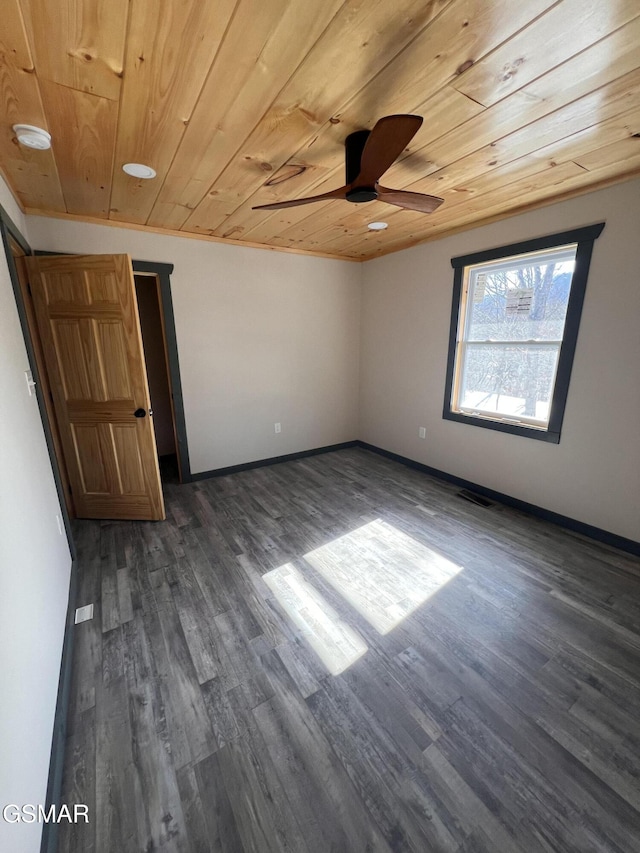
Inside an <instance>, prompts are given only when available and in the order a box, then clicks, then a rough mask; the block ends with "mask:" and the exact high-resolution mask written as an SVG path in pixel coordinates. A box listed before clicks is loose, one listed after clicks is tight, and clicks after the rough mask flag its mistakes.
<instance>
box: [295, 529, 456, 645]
mask: <svg viewBox="0 0 640 853" xmlns="http://www.w3.org/2000/svg"><path fill="white" fill-rule="evenodd" d="M304 558H305V560H307V561H308V562H309V563H310V564H311V565H312V566H313V568H314V569H316V571H318V572H319V573H320V574H321V575H322V577H323V578H324V579H325V580H326V581H327V582H328V583H330V584H331V586H332V587H333V588H334V589H335V590H336V591H337V592H339V593H340V595H342V596H343V598H345V599H346V601H348V602H349V604H351V606H352V607H354V608H355V609H356V610H357V611H358V613H360V614H361V615H362V616H364V618H365V619H366V620H367V622H369V623H370V624H371V625H372V626H373V627H374V628H375V629H376V631H378V632H379V633H380V634H388V633H389V631H391V630H392V629H393V628H395V627H396V626H397V625H399V624H400V622H401V621H402V620H403V619H405V618H406V617H407V616H409V615H410V614H411V613H413V612H414V610H417V608H418V607H420V605H421V604H424V602H425V601H427V600H428V599H429V598H431V596H432V595H433V594H434V593H435V592H437V591H438V590H439V589H441V588H442V587H443V586H444V585H445V584H446V583H448V582H449V581H450V580H451V579H452V578H453V577H455V576H456V575H457V574H458V573H459V572H461V571H462V567H461V566H457V565H455V563H452V562H451V561H450V560H447V559H446V558H445V557H443V556H441V555H440V554H438V553H437V552H436V551H432V550H431V549H430V548H427V547H426V546H424V545H422V544H421V543H420V542H418V541H417V540H415V539H413V538H412V537H411V536H407V534H406V533H403V532H402V531H401V530H398V529H397V528H396V527H394V526H393V525H391V524H388V523H387V522H386V521H383V520H382V519H380V518H378V519H376V520H375V521H371V522H369V523H368V524H365V525H363V526H362V527H358V528H357V529H356V530H352V531H351V532H350V533H346V534H345V535H344V536H340V537H339V538H338V539H334V540H333V541H331V542H328V543H327V544H326V545H323V546H322V547H320V548H317V549H316V550H315V551H310V552H309V553H308V554H305V557H304Z"/></svg>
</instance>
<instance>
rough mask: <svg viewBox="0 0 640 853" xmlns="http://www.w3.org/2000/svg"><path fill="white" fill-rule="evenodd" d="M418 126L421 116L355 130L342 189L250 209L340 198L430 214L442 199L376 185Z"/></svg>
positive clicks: (347, 151) (347, 144)
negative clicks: (374, 202)
mask: <svg viewBox="0 0 640 853" xmlns="http://www.w3.org/2000/svg"><path fill="white" fill-rule="evenodd" d="M421 124H422V118H421V116H412V115H394V116H385V117H384V118H381V119H380V121H378V122H377V123H376V125H375V127H374V128H373V130H356V132H355V133H350V134H349V136H347V138H346V139H345V141H344V147H345V160H346V184H345V186H344V187H340V188H339V189H337V190H331V191H330V192H327V193H322V195H312V196H308V197H307V198H294V199H291V201H275V202H273V203H272V204H260V205H258V206H257V207H254V208H253V210H278V209H279V208H281V207H295V206H296V205H298V204H310V203H311V202H313V201H326V200H328V199H332V198H341V199H345V200H346V201H351V202H354V203H355V204H361V203H362V202H365V201H375V200H376V199H377V200H378V201H386V202H387V203H388V204H394V205H395V206H396V207H404V208H406V209H407V210H417V211H420V212H421V213H433V211H434V210H435V209H436V208H437V207H439V206H440V205H441V204H442V202H443V201H444V199H442V198H437V197H436V196H433V195H424V193H412V192H408V191H407V190H392V189H388V188H387V187H383V186H382V185H381V184H380V183H378V181H379V179H380V178H381V177H382V176H383V175H384V173H385V172H386V171H387V169H389V168H390V167H391V166H392V165H393V164H394V163H395V161H396V160H397V159H398V157H399V156H400V155H401V154H402V152H403V151H404V149H405V148H406V147H407V145H408V144H409V142H411V140H412V139H413V137H414V136H415V135H416V133H417V132H418V130H419V129H420V125H421Z"/></svg>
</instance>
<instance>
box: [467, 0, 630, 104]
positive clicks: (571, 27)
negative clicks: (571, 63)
mask: <svg viewBox="0 0 640 853" xmlns="http://www.w3.org/2000/svg"><path fill="white" fill-rule="evenodd" d="M638 12H639V9H638V0H615V2H606V3H603V2H602V0H562V2H561V3H556V4H555V5H554V6H553V7H552V8H550V9H549V10H548V11H547V12H546V13H545V14H544V15H541V16H540V17H539V18H538V19H537V20H535V21H533V22H532V23H531V24H530V25H529V26H527V27H525V28H524V29H523V30H521V31H520V32H519V33H517V34H516V35H515V36H514V37H513V38H511V39H509V40H508V41H506V42H505V43H504V44H502V45H500V47H499V48H497V49H496V50H495V51H493V52H492V53H491V54H490V55H489V56H486V57H484V58H483V59H482V60H480V62H476V63H475V64H474V65H473V67H472V68H470V69H469V71H468V73H467V74H465V75H464V78H463V79H462V78H461V79H460V80H459V81H458V83H457V84H454V85H456V88H458V89H459V90H460V91H461V92H463V93H464V94H465V95H467V96H468V97H469V98H473V100H474V101H478V103H481V104H484V105H485V106H487V107H489V106H491V105H492V104H495V103H497V102H498V101H500V100H502V98H504V97H506V96H507V95H509V94H510V93H511V92H514V91H516V90H517V89H520V88H522V86H525V85H526V84H527V83H530V82H531V81H532V80H535V79H536V78H537V77H540V76H541V75H542V74H545V73H546V72H547V71H550V70H551V69H552V68H555V67H556V66H557V65H561V64H562V63H563V62H565V61H566V60H567V59H569V58H570V57H571V56H575V55H576V54H577V53H580V51H582V50H586V49H587V48H588V47H589V46H590V45H592V44H593V43H594V42H597V41H599V40H600V39H602V38H605V37H606V36H607V35H609V33H611V32H612V31H613V30H616V29H617V28H618V27H621V26H622V25H623V24H626V23H628V21H629V20H631V19H632V18H635V17H637V15H638Z"/></svg>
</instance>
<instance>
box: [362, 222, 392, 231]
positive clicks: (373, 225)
mask: <svg viewBox="0 0 640 853" xmlns="http://www.w3.org/2000/svg"><path fill="white" fill-rule="evenodd" d="M388 227H389V226H388V224H387V223H386V222H370V223H369V224H368V225H367V228H368V229H369V231H384V229H385V228H388Z"/></svg>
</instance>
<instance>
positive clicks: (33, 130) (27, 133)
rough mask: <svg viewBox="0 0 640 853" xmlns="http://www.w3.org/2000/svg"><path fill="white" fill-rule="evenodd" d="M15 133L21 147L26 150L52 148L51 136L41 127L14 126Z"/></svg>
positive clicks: (30, 125)
mask: <svg viewBox="0 0 640 853" xmlns="http://www.w3.org/2000/svg"><path fill="white" fill-rule="evenodd" d="M13 132H14V133H15V135H16V137H17V139H18V142H19V143H20V145H24V146H25V148H34V149H35V150H36V151H46V150H47V148H51V134H50V133H48V132H47V131H46V130H43V129H42V128H41V127H35V125H33V124H14V125H13Z"/></svg>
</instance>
